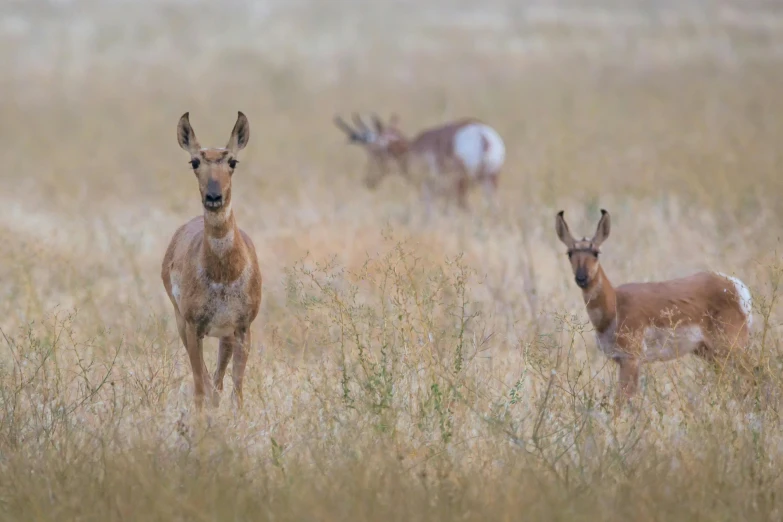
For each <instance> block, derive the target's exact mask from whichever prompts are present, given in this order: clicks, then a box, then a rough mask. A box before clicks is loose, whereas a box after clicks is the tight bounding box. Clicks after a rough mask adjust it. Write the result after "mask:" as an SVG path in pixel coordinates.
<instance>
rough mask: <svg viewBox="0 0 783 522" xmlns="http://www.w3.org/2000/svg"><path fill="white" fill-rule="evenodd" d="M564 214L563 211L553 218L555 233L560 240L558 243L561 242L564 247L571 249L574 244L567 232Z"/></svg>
mask: <svg viewBox="0 0 783 522" xmlns="http://www.w3.org/2000/svg"><path fill="white" fill-rule="evenodd" d="M564 213H565V211H564V210H561V211H560V212H558V213H557V217H555V231H556V232H557V237H559V238H560V241H562V242H563V244H565V246H566V247H568V248H573V246H574V243H575V241H574V236H572V235H571V231H570V230H568V225H567V224H566V222H565V218H564V217H563V214H564Z"/></svg>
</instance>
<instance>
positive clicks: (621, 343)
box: [555, 209, 753, 411]
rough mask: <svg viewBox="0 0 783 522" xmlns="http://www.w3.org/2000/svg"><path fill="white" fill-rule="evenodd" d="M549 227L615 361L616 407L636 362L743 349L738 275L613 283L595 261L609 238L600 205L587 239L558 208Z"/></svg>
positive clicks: (633, 381) (746, 309) (631, 389)
mask: <svg viewBox="0 0 783 522" xmlns="http://www.w3.org/2000/svg"><path fill="white" fill-rule="evenodd" d="M555 228H556V230H557V237H559V238H560V241H562V242H563V243H564V244H565V246H566V247H567V248H568V259H569V261H570V263H571V269H572V270H573V273H574V277H575V281H576V284H577V286H579V288H581V289H582V296H583V297H584V302H585V305H586V307H587V315H588V316H589V317H590V322H591V323H592V324H593V327H594V328H595V331H596V337H597V341H598V346H599V348H600V349H601V351H602V352H603V353H604V354H605V355H606V356H607V357H609V358H611V359H612V360H614V361H615V362H616V363H617V364H618V366H619V381H620V386H619V388H618V390H617V397H616V402H615V406H616V411H619V409H620V408H621V407H622V405H623V404H624V402H625V400H626V399H628V398H630V397H631V396H632V395H633V394H634V393H636V389H637V386H638V383H639V367H640V365H641V364H643V363H648V362H655V361H667V360H672V359H677V358H679V357H682V356H683V355H686V354H689V353H693V354H696V355H697V356H699V357H702V358H704V359H705V360H707V361H709V362H710V363H712V364H713V365H719V364H720V363H722V362H723V361H724V360H726V359H727V358H728V357H731V356H733V355H737V356H739V357H742V356H744V355H745V349H746V348H747V345H748V329H749V328H750V326H751V323H752V321H753V315H752V311H751V297H750V290H749V289H748V287H747V286H746V285H745V284H744V283H743V282H742V281H740V280H739V279H736V278H734V277H730V276H726V275H724V274H720V273H714V272H700V273H697V274H693V275H691V276H688V277H683V278H680V279H671V280H669V281H662V282H650V283H627V284H624V285H620V286H618V287H616V288H615V287H613V286H612V284H611V283H610V282H609V279H608V278H607V277H606V274H605V273H604V271H603V269H602V268H601V265H600V264H599V262H598V254H599V253H600V247H601V244H602V243H603V242H604V241H605V240H606V238H608V237H609V229H610V219H609V213H608V212H607V211H606V210H603V209H601V220H600V221H599V222H598V229H597V230H596V232H595V235H594V236H593V237H592V239H587V238H582V239H580V240H577V239H574V237H573V236H572V235H571V232H570V231H569V230H568V225H567V224H566V222H565V219H564V218H563V211H560V212H559V213H558V214H557V217H556V221H555Z"/></svg>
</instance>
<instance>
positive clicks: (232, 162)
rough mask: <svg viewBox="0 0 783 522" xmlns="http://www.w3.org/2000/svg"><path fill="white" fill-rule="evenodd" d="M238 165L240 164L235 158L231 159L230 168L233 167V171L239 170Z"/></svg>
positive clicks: (229, 161)
mask: <svg viewBox="0 0 783 522" xmlns="http://www.w3.org/2000/svg"><path fill="white" fill-rule="evenodd" d="M237 163H239V162H238V161H237V160H235V159H234V158H231V159H230V160H228V166H229V167H231V168H232V169H235V168H237Z"/></svg>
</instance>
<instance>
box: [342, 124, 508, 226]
mask: <svg viewBox="0 0 783 522" xmlns="http://www.w3.org/2000/svg"><path fill="white" fill-rule="evenodd" d="M371 119H372V126H369V125H367V124H366V123H365V122H364V121H363V120H362V118H361V117H360V116H359V115H358V114H354V115H353V121H354V127H351V126H350V125H348V123H346V122H345V121H344V120H343V119H342V118H340V117H339V116H335V118H334V122H335V125H337V127H338V128H339V129H341V130H342V131H343V132H345V134H346V135H347V136H348V139H349V140H350V143H355V144H359V145H361V146H363V147H364V149H365V150H366V151H367V153H368V156H369V164H368V168H367V174H366V177H365V184H366V185H367V187H368V188H370V189H375V188H376V187H377V186H378V185H379V183H380V182H381V181H382V180H383V178H384V177H385V176H386V175H387V174H389V172H390V168H389V167H390V164H391V165H392V166H396V168H397V169H398V170H399V172H400V174H401V175H402V176H403V177H404V178H405V179H406V180H408V181H409V182H410V183H411V184H412V185H414V186H415V187H416V188H417V189H418V190H419V191H420V194H421V198H422V200H423V202H424V205H425V211H426V214H427V216H429V215H431V213H432V200H433V198H434V197H438V196H440V197H444V198H445V199H446V203H447V204H448V202H449V201H450V199H451V198H456V200H457V205H458V206H459V207H460V208H461V209H463V210H467V209H468V203H467V195H468V190H469V189H470V188H471V187H472V186H474V185H481V186H483V187H484V193H485V198H486V201H487V204H488V205H493V206H494V204H495V203H496V202H495V193H496V191H497V186H498V176H499V175H500V169H501V168H502V167H503V162H504V161H505V159H506V147H505V144H504V143H503V139H502V138H501V137H500V135H499V134H498V133H497V131H495V129H493V128H492V127H490V126H489V125H487V124H485V123H483V122H481V121H479V120H478V119H475V118H463V119H460V120H455V121H451V122H447V123H444V124H442V125H438V126H436V127H431V128H428V129H425V130H423V131H421V132H420V133H419V134H417V135H416V136H415V137H413V138H412V139H410V138H407V137H406V136H405V134H403V133H402V131H401V130H400V128H399V118H398V117H397V116H396V115H392V116H391V118H390V119H389V121H388V123H384V122H383V121H382V120H381V119H380V118H379V117H378V116H377V115H376V114H373V115H372V118H371Z"/></svg>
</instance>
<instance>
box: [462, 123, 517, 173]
mask: <svg viewBox="0 0 783 522" xmlns="http://www.w3.org/2000/svg"><path fill="white" fill-rule="evenodd" d="M482 138H486V140H487V142H488V144H489V146H488V148H487V152H486V153H484V143H483V139H482ZM454 153H455V155H456V156H457V157H459V158H460V159H461V160H462V162H463V164H464V165H465V168H466V169H467V171H468V175H469V176H470V177H471V178H476V177H477V176H478V175H479V174H480V173H481V172H499V171H500V168H501V167H502V166H503V162H504V161H505V159H506V147H505V145H504V143H503V139H502V138H501V137H500V135H499V134H498V133H497V132H496V131H495V129H493V128H492V127H490V126H489V125H484V124H481V123H475V124H472V125H467V126H465V127H464V128H463V129H460V130H459V131H458V132H457V134H456V135H455V136H454Z"/></svg>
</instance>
